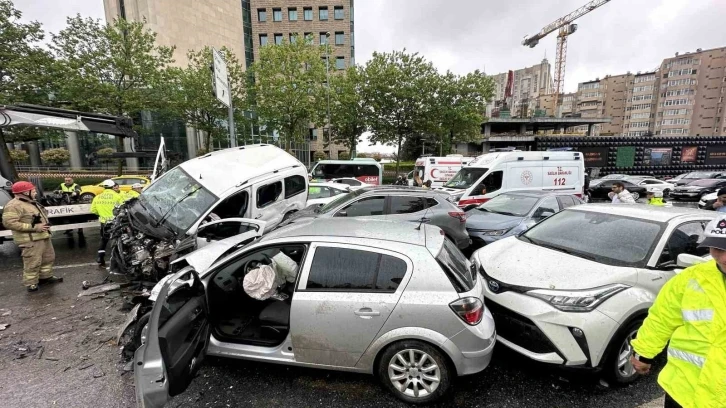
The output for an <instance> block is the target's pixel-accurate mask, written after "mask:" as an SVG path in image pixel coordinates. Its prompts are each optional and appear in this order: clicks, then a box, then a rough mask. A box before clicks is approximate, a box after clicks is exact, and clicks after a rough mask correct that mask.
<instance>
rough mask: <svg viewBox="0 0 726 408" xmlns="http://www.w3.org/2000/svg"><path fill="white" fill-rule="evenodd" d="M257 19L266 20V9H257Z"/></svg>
mask: <svg viewBox="0 0 726 408" xmlns="http://www.w3.org/2000/svg"><path fill="white" fill-rule="evenodd" d="M257 21H259V22H263V21H267V9H257Z"/></svg>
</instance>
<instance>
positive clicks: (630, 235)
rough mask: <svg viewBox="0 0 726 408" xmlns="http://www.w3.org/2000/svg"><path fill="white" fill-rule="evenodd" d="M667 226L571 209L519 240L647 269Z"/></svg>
mask: <svg viewBox="0 0 726 408" xmlns="http://www.w3.org/2000/svg"><path fill="white" fill-rule="evenodd" d="M577 208H579V207H577ZM664 226H665V224H662V223H658V222H655V221H648V220H643V219H639V218H633V217H624V216H621V215H614V214H606V213H600V212H594V211H581V210H577V209H568V210H565V211H560V212H559V213H557V214H555V215H553V216H552V217H550V218H548V219H546V220H544V221H542V222H540V223H539V224H537V225H535V226H534V227H532V228H530V229H529V230H528V231H527V232H526V233H525V234H524V235H522V236H520V237H519V239H521V240H523V241H525V242H530V243H533V244H535V245H539V246H542V247H545V248H550V249H553V250H556V251H559V252H564V253H568V254H571V255H573V256H577V257H580V258H584V259H589V260H593V261H595V262H599V263H603V264H606V265H612V266H634V267H645V264H646V263H647V259H648V255H649V254H650V253H651V251H652V250H653V248H654V247H655V244H656V243H657V241H658V238H659V237H660V235H661V233H662V230H663V229H664Z"/></svg>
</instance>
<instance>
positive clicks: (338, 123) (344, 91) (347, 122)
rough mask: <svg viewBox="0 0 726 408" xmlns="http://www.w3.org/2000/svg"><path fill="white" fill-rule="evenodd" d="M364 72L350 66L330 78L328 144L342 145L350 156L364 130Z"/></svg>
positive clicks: (357, 67) (353, 152)
mask: <svg viewBox="0 0 726 408" xmlns="http://www.w3.org/2000/svg"><path fill="white" fill-rule="evenodd" d="M364 73H365V71H364V70H363V69H362V68H361V67H359V66H356V65H354V66H352V67H349V68H348V69H347V70H345V71H344V72H342V73H338V74H336V75H334V76H333V77H332V78H331V79H330V82H331V89H332V90H333V92H332V94H333V95H332V96H333V100H332V101H331V104H330V132H331V140H330V141H329V142H334V143H340V144H343V145H344V146H345V147H347V148H349V149H350V152H351V155H352V156H353V157H355V153H356V147H357V145H358V143H359V142H360V141H361V140H360V138H361V135H362V134H363V132H365V131H366V130H367V128H368V126H367V124H366V111H367V109H366V105H365V103H364V101H363V92H362V87H363V85H364V83H365V78H364Z"/></svg>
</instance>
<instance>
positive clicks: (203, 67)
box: [169, 47, 247, 152]
mask: <svg viewBox="0 0 726 408" xmlns="http://www.w3.org/2000/svg"><path fill="white" fill-rule="evenodd" d="M220 52H221V53H222V55H223V56H224V59H225V61H226V62H227V74H228V77H229V85H230V92H231V94H232V105H233V106H234V108H235V112H242V111H244V109H245V107H246V97H245V81H246V80H247V77H246V76H245V73H244V70H243V69H242V66H241V65H240V62H239V60H238V59H237V58H236V57H235V56H234V54H233V53H232V52H230V51H229V50H228V49H226V48H222V49H221V50H220ZM187 58H188V61H189V62H188V64H187V67H186V68H184V69H172V70H170V78H172V80H171V81H170V84H169V85H170V88H169V89H170V95H171V96H170V98H169V99H170V101H171V104H172V108H171V111H172V112H174V114H175V115H176V116H177V117H180V118H182V119H183V120H184V121H185V122H186V123H187V124H188V125H189V126H192V127H194V128H195V129H197V130H201V131H204V132H206V133H207V138H206V140H205V144H204V147H203V149H204V150H205V151H207V152H209V151H211V148H212V141H213V140H226V139H227V136H228V134H229V129H228V127H227V120H228V111H227V107H226V106H225V105H223V104H222V103H221V102H219V101H218V100H217V98H216V96H214V94H213V92H212V76H211V75H212V74H211V71H210V65H211V64H212V49H211V48H210V47H205V48H204V49H202V50H199V51H189V52H188V53H187ZM242 120H244V116H243V115H237V117H236V118H235V122H239V121H242Z"/></svg>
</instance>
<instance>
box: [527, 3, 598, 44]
mask: <svg viewBox="0 0 726 408" xmlns="http://www.w3.org/2000/svg"><path fill="white" fill-rule="evenodd" d="M609 2H610V0H593V1H591V2H589V3H587V4H585V5H584V6H582V7H580V8H579V9H577V10H575V11H573V12H572V13H570V14H568V15H566V16H564V17H560V18H558V19H557V20H555V21H553V22H551V23H550V24H548V25H546V26H545V27H544V28H543V29H542V30H540V32H539V33H537V34H535V35H533V36H531V37H525V39H524V40H523V41H522V45H525V46H527V47H529V48H533V47H534V46H535V45H537V44H538V43H539V40H541V39H543V38H544V37H546V36H547V35H549V34H550V33H552V32H553V31H555V30H557V29H559V28H561V27H564V26H566V25H568V24H570V23H572V22H573V21H575V20H577V19H578V18H580V17H582V16H584V15H585V14H587V13H589V12H591V11H593V10H595V9H596V8H598V7H600V6H603V5H605V4H606V3H609Z"/></svg>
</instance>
